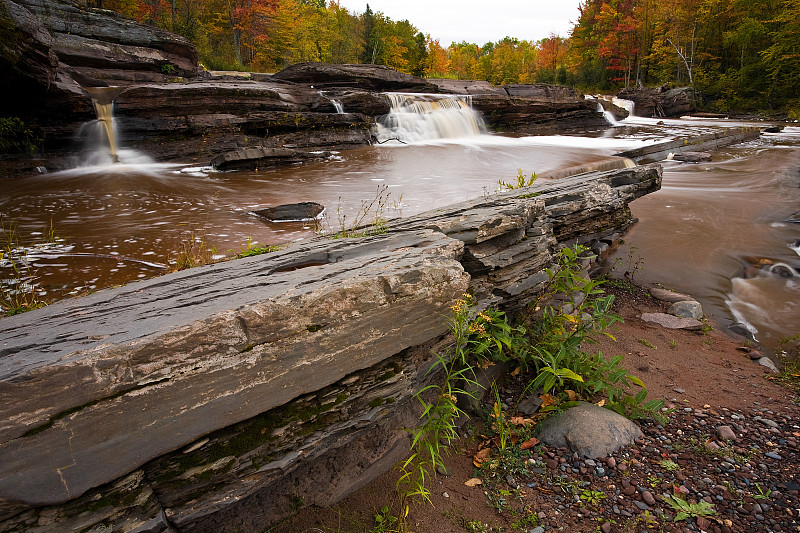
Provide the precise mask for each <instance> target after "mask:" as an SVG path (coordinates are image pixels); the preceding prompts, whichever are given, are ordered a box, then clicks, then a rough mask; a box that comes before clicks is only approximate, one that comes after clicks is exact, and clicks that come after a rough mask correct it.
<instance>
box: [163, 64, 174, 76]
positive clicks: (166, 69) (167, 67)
mask: <svg viewBox="0 0 800 533" xmlns="http://www.w3.org/2000/svg"><path fill="white" fill-rule="evenodd" d="M176 71H177V69H176V68H175V65H173V64H172V63H162V64H161V74H166V75H167V76H172V75H173V74H175V72H176Z"/></svg>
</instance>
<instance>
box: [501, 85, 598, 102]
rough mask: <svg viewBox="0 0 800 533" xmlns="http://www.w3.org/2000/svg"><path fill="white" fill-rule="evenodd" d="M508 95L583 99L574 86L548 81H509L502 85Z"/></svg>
mask: <svg viewBox="0 0 800 533" xmlns="http://www.w3.org/2000/svg"><path fill="white" fill-rule="evenodd" d="M503 89H504V90H505V92H506V94H508V95H509V96H519V97H522V98H531V99H533V100H548V101H552V100H556V101H561V100H564V101H576V100H583V94H582V93H581V92H580V91H578V90H577V89H575V88H574V87H567V86H565V85H552V84H549V83H510V84H507V85H503Z"/></svg>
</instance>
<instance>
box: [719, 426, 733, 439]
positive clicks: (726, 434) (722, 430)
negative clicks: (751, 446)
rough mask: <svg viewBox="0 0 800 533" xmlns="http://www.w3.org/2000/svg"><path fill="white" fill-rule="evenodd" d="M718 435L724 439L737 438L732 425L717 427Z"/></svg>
mask: <svg viewBox="0 0 800 533" xmlns="http://www.w3.org/2000/svg"><path fill="white" fill-rule="evenodd" d="M717 435H719V438H720V439H722V440H736V433H735V432H734V431H733V428H732V427H730V426H719V427H718V428H717Z"/></svg>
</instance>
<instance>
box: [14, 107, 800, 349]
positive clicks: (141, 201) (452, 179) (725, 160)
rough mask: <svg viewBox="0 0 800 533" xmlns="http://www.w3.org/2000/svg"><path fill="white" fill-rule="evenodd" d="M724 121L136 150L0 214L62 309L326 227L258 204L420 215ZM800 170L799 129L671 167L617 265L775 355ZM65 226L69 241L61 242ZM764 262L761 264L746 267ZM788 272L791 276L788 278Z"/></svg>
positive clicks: (24, 186)
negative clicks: (180, 258)
mask: <svg viewBox="0 0 800 533" xmlns="http://www.w3.org/2000/svg"><path fill="white" fill-rule="evenodd" d="M726 126H735V124H732V123H721V122H698V121H689V120H674V121H666V123H665V124H664V123H662V124H657V123H656V122H655V121H651V120H648V119H640V118H638V117H632V118H631V119H628V120H627V121H625V122H624V123H621V124H620V125H617V126H616V127H613V128H609V129H606V130H601V131H585V132H581V133H580V134H573V135H561V136H537V137H522V138H511V137H503V136H498V135H490V134H485V133H482V132H481V131H474V132H467V133H465V134H463V135H462V134H460V133H459V132H458V131H457V132H456V134H455V136H454V138H449V139H438V138H436V137H437V136H436V135H433V136H429V138H426V137H424V136H423V137H422V138H421V137H420V136H418V135H417V136H415V137H414V138H413V142H410V143H409V144H399V143H395V142H387V143H386V144H381V145H376V146H372V147H368V148H364V149H359V150H353V151H346V152H341V153H338V154H335V155H334V156H333V157H330V158H328V159H326V160H323V161H318V162H313V163H305V164H302V165H297V166H290V167H285V168H279V169H271V170H260V171H255V172H215V171H213V170H212V169H209V168H198V167H190V166H187V165H177V164H176V165H168V164H156V163H151V162H148V160H147V158H146V156H144V155H142V154H136V153H133V152H131V151H128V150H125V149H124V143H123V147H122V148H120V149H119V150H118V155H119V160H120V163H119V164H109V163H108V162H105V163H104V162H102V158H100V164H97V163H98V158H97V157H93V158H84V163H83V165H78V166H76V168H74V169H72V170H68V171H63V172H57V173H50V174H42V175H39V176H34V177H27V178H22V179H15V180H6V181H4V182H0V189H1V191H2V194H0V213H2V217H3V228H4V232H5V235H6V236H8V234H9V231H8V229H9V228H10V227H11V226H14V227H15V228H16V235H15V237H14V239H13V242H14V246H16V247H17V250H16V253H17V258H18V259H19V258H20V257H22V256H24V257H26V258H27V265H28V266H27V267H20V263H19V261H18V263H17V269H18V270H19V269H22V270H23V271H24V272H25V273H27V274H29V275H30V278H31V279H30V280H28V281H29V282H30V287H33V288H35V290H36V291H37V292H38V293H39V294H40V297H41V298H43V299H45V300H48V299H51V300H54V299H58V298H62V297H64V296H67V295H76V294H82V293H86V292H89V291H93V290H97V289H101V288H104V287H109V286H114V285H118V284H122V283H127V282H130V281H134V280H137V279H142V278H148V277H152V276H155V275H158V274H160V273H162V272H163V271H164V268H165V265H167V264H169V263H170V262H173V261H175V259H176V257H177V254H178V253H179V251H180V250H182V249H183V248H185V247H187V246H188V244H187V243H190V242H192V241H194V242H195V244H196V245H197V246H198V247H200V246H202V247H203V248H206V249H211V248H213V250H212V253H213V254H214V255H215V256H217V257H220V258H221V257H222V256H228V257H230V256H233V255H235V254H236V253H237V252H240V251H241V250H242V249H243V248H244V247H246V246H247V244H248V242H252V243H260V244H283V243H287V242H292V241H296V240H298V239H307V238H310V237H312V236H313V235H314V231H315V224H313V223H308V222H305V223H304V222H286V223H271V222H267V221H264V220H262V219H259V218H257V217H255V216H253V215H252V214H250V213H249V212H250V211H252V210H256V209H261V208H265V207H269V206H274V205H278V204H286V203H294V202H302V201H314V202H319V203H321V204H323V205H325V206H326V208H327V209H326V212H325V214H324V216H323V218H322V220H321V221H320V222H319V225H321V227H322V228H323V229H328V230H334V231H335V230H338V229H339V226H340V222H339V219H340V218H341V217H345V224H349V223H350V222H351V221H352V220H353V218H354V217H356V216H357V212H358V211H359V209H360V208H361V207H362V206H363V205H364V204H365V203H368V202H369V201H370V200H372V199H373V198H374V197H375V196H376V193H377V192H378V191H380V190H383V191H384V198H385V199H386V200H387V201H386V202H384V206H383V212H382V213H381V215H382V216H383V217H385V218H391V217H396V216H407V215H411V214H415V213H419V212H422V211H426V210H428V209H431V208H434V207H437V206H442V205H447V204H450V203H454V202H458V201H462V200H466V199H469V198H474V197H476V196H481V195H484V194H491V193H492V192H494V191H495V190H496V189H497V187H498V184H497V181H498V179H503V180H505V181H511V180H513V179H514V178H515V177H516V175H517V172H518V169H521V170H522V171H523V172H524V173H526V174H530V173H531V172H534V171H535V172H538V173H542V172H546V171H548V170H555V169H559V168H565V167H570V166H575V165H581V164H586V163H590V162H593V161H600V160H605V159H608V158H609V157H611V156H612V154H614V153H617V152H619V151H622V150H626V149H630V148H636V147H639V146H642V145H643V144H645V143H652V142H655V141H657V140H664V139H668V138H672V137H674V136H676V135H679V134H686V133H705V132H708V131H713V130H715V129H717V128H720V127H726ZM428 127H429V126H427V125H426V126H423V129H425V128H428ZM123 134H124V132H123ZM451 135H453V134H452V133H451ZM122 137H123V138H124V135H122ZM90 160H91V161H92V163H93V164H89V163H88V161H90ZM799 173H800V128H787V129H786V130H785V132H784V133H781V134H776V135H765V136H762V138H761V139H759V140H758V141H754V142H750V143H746V144H742V145H737V146H734V147H730V148H726V149H723V150H719V151H717V152H715V153H714V162H713V163H701V164H697V165H690V164H680V163H676V162H671V161H665V162H664V184H663V188H662V190H661V191H659V192H657V193H655V194H652V195H649V196H647V197H644V198H641V199H639V200H637V201H636V202H634V203H633V204H632V206H631V207H632V210H633V212H634V215H635V216H637V217H638V218H639V219H640V221H639V223H638V224H637V225H635V226H634V228H633V230H632V231H631V232H630V233H629V234H628V235H627V236H626V237H625V240H626V244H625V245H623V246H622V247H620V249H619V250H618V251H617V255H616V257H617V260H618V262H619V263H620V266H619V269H620V270H622V269H624V268H627V263H629V262H635V261H636V260H639V259H641V261H639V268H638V269H637V271H636V278H637V279H639V280H642V281H646V282H650V283H654V282H658V283H661V284H663V285H665V286H667V287H670V288H674V289H677V290H681V291H686V292H688V293H690V294H692V295H694V296H695V297H697V298H698V299H699V300H700V301H701V303H703V304H704V307H706V310H707V312H708V313H709V314H711V315H712V317H713V319H714V320H715V321H717V322H718V323H719V324H721V325H727V324H730V323H731V322H733V321H734V320H739V321H745V322H747V323H748V324H750V327H751V328H752V329H753V330H754V331H757V333H755V335H756V337H757V338H758V340H759V341H761V342H763V343H765V344H766V345H769V346H772V347H774V346H776V343H777V339H779V338H781V337H784V336H787V335H791V334H795V333H800V256H799V255H798V254H800V251H798V248H797V245H796V243H797V241H798V240H800V224H792V223H788V222H782V221H783V220H784V219H786V218H788V217H789V216H790V215H791V214H793V213H795V212H797V211H800V188H798V185H800V174H799ZM374 214H375V213H374V212H373V213H371V214H370V215H369V216H368V218H367V220H369V219H370V218H372V217H374ZM51 228H52V231H53V234H54V235H55V236H56V237H57V238H56V239H52V238H49V239H48V232H49V231H50V229H51ZM20 245H24V248H25V250H24V251H23V250H22V249H21V248H22V246H20ZM792 246H794V247H795V248H794V249H793V248H792ZM12 247H13V246H12ZM8 256H9V254H6V255H5V258H4V259H3V260H2V261H0V275H2V276H3V277H8V276H10V275H11V274H10V272H11V262H10V261H9V257H8ZM767 263H769V264H767ZM775 263H783V264H786V265H787V266H788V267H789V270H788V271H786V270H780V269H775V268H772V266H774V264H775ZM751 264H758V265H760V266H761V268H760V269H755V268H752V267H751V268H749V269H747V268H746V267H747V266H748V265H751ZM764 265H766V266H764ZM771 268H772V270H775V272H770V269H771ZM787 272H788V273H790V274H792V276H791V277H783V276H781V275H780V273H783V274H784V275H787ZM743 275H747V276H748V279H744V278H743V277H742V276H743Z"/></svg>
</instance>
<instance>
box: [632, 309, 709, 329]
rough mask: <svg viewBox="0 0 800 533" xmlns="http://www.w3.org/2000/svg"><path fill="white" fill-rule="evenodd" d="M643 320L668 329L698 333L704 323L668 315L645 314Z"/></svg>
mask: <svg viewBox="0 0 800 533" xmlns="http://www.w3.org/2000/svg"><path fill="white" fill-rule="evenodd" d="M642 320H644V321H645V322H651V323H654V324H658V325H659V326H663V327H665V328H667V329H687V330H690V331H697V330H700V329H703V323H702V322H700V321H699V320H695V319H694V318H679V317H676V316H674V315H668V314H666V313H643V314H642Z"/></svg>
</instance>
